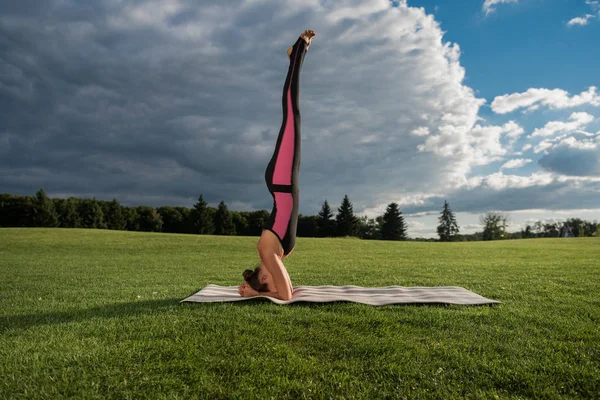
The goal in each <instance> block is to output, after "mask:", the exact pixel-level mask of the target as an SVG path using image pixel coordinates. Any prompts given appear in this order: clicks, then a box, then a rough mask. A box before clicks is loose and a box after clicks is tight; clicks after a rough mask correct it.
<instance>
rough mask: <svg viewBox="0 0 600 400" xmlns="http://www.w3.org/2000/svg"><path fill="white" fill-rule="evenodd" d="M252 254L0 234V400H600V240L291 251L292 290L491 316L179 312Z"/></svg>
mask: <svg viewBox="0 0 600 400" xmlns="http://www.w3.org/2000/svg"><path fill="white" fill-rule="evenodd" d="M256 241H257V238H243V237H217V236H191V235H174V234H157V233H135V232H115V231H101V230H71V229H0V398H27V399H36V398H40V399H42V398H43V399H48V398H59V397H60V398H64V397H69V396H74V397H78V398H144V397H146V398H208V399H217V398H365V399H374V398H440V399H451V398H462V397H468V398H514V399H517V398H599V397H600V299H599V294H600V239H595V238H582V239H532V240H519V241H499V242H471V243H416V242H382V241H377V242H373V241H361V240H357V239H307V238H300V239H298V242H297V245H296V250H295V251H294V254H293V255H292V256H291V257H290V258H289V259H288V260H286V261H287V262H286V266H287V268H288V271H289V273H290V276H291V278H292V282H293V283H294V284H295V285H326V284H332V285H359V286H388V285H401V286H446V285H456V286H462V287H465V288H467V289H469V290H472V291H474V292H476V293H478V294H480V295H482V296H484V297H488V298H492V299H495V300H499V301H502V302H503V304H502V305H496V306H480V307H466V306H439V305H433V306H406V305H405V306H399V305H393V306H384V307H372V306H367V305H363V304H355V303H333V304H302V303H297V304H293V305H288V306H279V305H276V304H273V303H271V302H270V301H268V300H260V299H259V300H251V301H246V302H236V303H222V304H220V303H210V304H208V303H204V304H187V303H186V304H180V303H179V300H181V299H182V298H184V297H187V296H188V295H190V294H192V293H194V292H196V291H198V290H199V289H201V288H202V287H203V286H205V285H206V284H208V283H214V284H220V285H237V284H240V283H241V281H242V278H241V272H242V270H243V269H245V268H251V267H253V266H254V265H255V264H256V261H257V260H258V258H257V255H256V250H255V245H256Z"/></svg>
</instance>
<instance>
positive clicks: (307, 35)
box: [287, 29, 316, 58]
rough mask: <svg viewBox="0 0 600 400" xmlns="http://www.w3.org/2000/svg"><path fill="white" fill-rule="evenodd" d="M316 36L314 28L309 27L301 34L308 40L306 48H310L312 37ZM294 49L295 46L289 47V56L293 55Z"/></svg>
mask: <svg viewBox="0 0 600 400" xmlns="http://www.w3.org/2000/svg"><path fill="white" fill-rule="evenodd" d="M315 36H316V33H315V31H313V30H312V29H307V30H305V31H304V32H302V34H301V35H300V37H301V38H302V39H304V41H306V50H308V48H309V47H310V42H311V40H312V38H313V37H315ZM293 49H294V46H290V48H289V49H288V51H287V55H288V58H290V57H291V55H292V51H293Z"/></svg>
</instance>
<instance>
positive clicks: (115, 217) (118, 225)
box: [104, 199, 126, 230]
mask: <svg viewBox="0 0 600 400" xmlns="http://www.w3.org/2000/svg"><path fill="white" fill-rule="evenodd" d="M107 209H108V213H107V214H106V215H105V216H104V219H105V220H106V227H107V228H108V229H113V230H122V229H125V224H126V221H125V217H124V216H123V210H122V209H121V204H120V203H119V202H118V201H117V199H113V200H112V201H111V202H110V203H108V207H107Z"/></svg>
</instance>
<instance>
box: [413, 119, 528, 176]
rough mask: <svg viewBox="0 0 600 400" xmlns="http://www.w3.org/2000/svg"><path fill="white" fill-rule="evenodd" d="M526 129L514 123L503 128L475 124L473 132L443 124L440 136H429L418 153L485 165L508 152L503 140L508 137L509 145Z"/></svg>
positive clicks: (469, 163)
mask: <svg viewBox="0 0 600 400" xmlns="http://www.w3.org/2000/svg"><path fill="white" fill-rule="evenodd" d="M523 132H524V130H523V128H522V127H521V126H520V125H519V124H517V123H516V122H514V121H509V122H507V123H505V124H504V125H502V126H481V125H479V124H477V125H475V126H474V127H472V128H471V129H468V128H467V127H460V126H456V125H443V126H441V127H440V128H439V131H438V132H437V135H430V136H429V137H428V138H427V140H426V141H425V143H423V144H421V145H419V146H418V147H417V148H418V150H419V151H430V152H433V153H435V154H439V155H441V156H444V157H457V158H459V159H460V160H461V162H462V163H464V164H465V165H466V166H468V167H470V166H474V165H485V164H489V163H491V162H493V161H495V160H498V159H500V157H501V156H503V155H505V154H506V153H507V151H508V150H507V147H505V146H504V145H503V144H502V143H501V138H502V137H503V136H506V137H508V138H509V146H511V145H512V143H514V141H515V140H516V139H517V138H518V137H519V136H520V135H522V134H523Z"/></svg>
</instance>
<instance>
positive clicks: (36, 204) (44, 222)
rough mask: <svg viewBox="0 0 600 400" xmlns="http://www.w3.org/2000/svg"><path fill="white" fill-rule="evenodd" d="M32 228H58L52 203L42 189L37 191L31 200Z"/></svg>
mask: <svg viewBox="0 0 600 400" xmlns="http://www.w3.org/2000/svg"><path fill="white" fill-rule="evenodd" d="M33 226H39V227H45V228H51V227H55V226H58V215H57V214H56V210H55V209H54V202H53V201H52V200H51V199H50V198H48V196H47V195H46V192H44V189H40V190H38V191H37V193H36V194H35V198H34V200H33Z"/></svg>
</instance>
